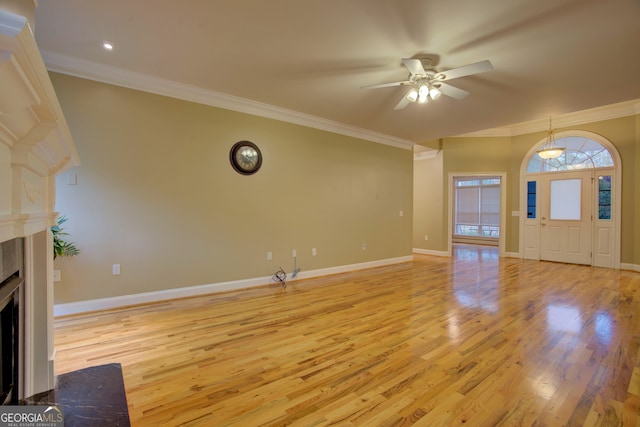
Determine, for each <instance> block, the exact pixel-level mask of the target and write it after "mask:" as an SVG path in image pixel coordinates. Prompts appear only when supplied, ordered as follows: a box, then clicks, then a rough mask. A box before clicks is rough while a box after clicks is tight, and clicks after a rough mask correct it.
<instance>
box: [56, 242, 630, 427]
mask: <svg viewBox="0 0 640 427" xmlns="http://www.w3.org/2000/svg"><path fill="white" fill-rule="evenodd" d="M455 252H456V253H455V256H454V257H453V258H439V257H430V256H425V255H416V256H415V260H414V261H413V262H408V263H402V264H397V265H393V266H387V267H381V268H374V269H369V270H363V271H358V272H353V273H348V274H339V275H333V276H327V277H322V278H316V279H309V280H301V281H297V282H289V283H288V284H287V287H286V289H282V288H281V287H280V285H277V284H274V285H272V286H268V287H261V288H254V289H249V290H243V291H233V292H227V293H220V294H215V295H208V296H201V297H195V298H188V299H180V300H173V301H169V302H163V303H157V304H149V305H145V306H137V307H130V308H124V309H117V310H110V311H105V312H99V313H92V314H88V315H79V316H70V317H64V318H58V319H56V332H55V342H56V348H57V358H56V369H57V371H58V372H57V373H63V372H68V371H71V370H75V369H81V368H85V367H88V366H93V365H98V364H104V363H121V364H122V367H123V375H124V381H125V387H126V391H127V399H128V405H129V411H130V417H131V423H132V425H133V426H178V425H186V426H243V427H247V426H249V427H251V426H284V425H293V426H329V425H331V426H337V425H339V426H408V425H415V426H452V425H463V424H464V425H467V426H498V425H500V426H640V273H635V272H629V271H618V270H609V269H601V268H592V267H587V266H578V265H566V264H556V263H547V262H536V261H525V260H518V259H508V258H501V259H498V257H497V249H496V248H483V247H479V246H457V247H456V251H455Z"/></svg>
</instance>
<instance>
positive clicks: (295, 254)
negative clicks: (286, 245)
mask: <svg viewBox="0 0 640 427" xmlns="http://www.w3.org/2000/svg"><path fill="white" fill-rule="evenodd" d="M291 256H292V257H294V258H295V257H297V256H298V252H296V250H295V249H294V250H292V251H291Z"/></svg>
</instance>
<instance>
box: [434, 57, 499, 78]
mask: <svg viewBox="0 0 640 427" xmlns="http://www.w3.org/2000/svg"><path fill="white" fill-rule="evenodd" d="M491 70H493V65H491V61H480V62H476V63H475V64H469V65H464V66H462V67H458V68H454V69H452V70H448V71H442V72H440V73H438V74H436V79H438V80H441V81H444V80H453V79H457V78H459V77H464V76H470V75H472V74H480V73H484V72H487V71H491Z"/></svg>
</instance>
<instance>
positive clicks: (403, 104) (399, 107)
mask: <svg viewBox="0 0 640 427" xmlns="http://www.w3.org/2000/svg"><path fill="white" fill-rule="evenodd" d="M409 103H411V101H409V99H407V96H406V95H405V96H403V97H402V99H401V100H400V102H398V103H397V104H396V106H395V107H393V109H394V110H402V109H403V108H405V107H406V106H407V105H409Z"/></svg>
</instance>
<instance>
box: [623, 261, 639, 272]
mask: <svg viewBox="0 0 640 427" xmlns="http://www.w3.org/2000/svg"><path fill="white" fill-rule="evenodd" d="M620 270H631V271H637V272H640V265H638V264H629V263H626V262H623V263H620Z"/></svg>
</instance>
